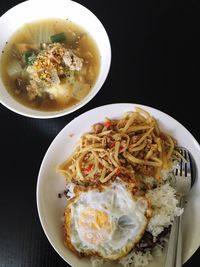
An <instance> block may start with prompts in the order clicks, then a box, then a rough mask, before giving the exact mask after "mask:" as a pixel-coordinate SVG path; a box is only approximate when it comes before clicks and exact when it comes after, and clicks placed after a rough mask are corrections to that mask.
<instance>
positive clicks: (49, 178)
mask: <svg viewBox="0 0 200 267" xmlns="http://www.w3.org/2000/svg"><path fill="white" fill-rule="evenodd" d="M136 106H140V107H141V108H143V109H145V110H147V111H148V112H149V113H150V114H151V115H152V116H153V117H154V118H155V119H156V120H158V122H159V125H160V127H161V129H162V130H163V131H165V132H166V133H168V134H170V135H172V136H173V137H174V138H175V139H176V140H177V141H178V144H179V145H180V146H184V147H186V148H187V149H189V151H190V152H191V154H192V156H193V159H194V161H195V162H196V163H198V162H199V158H200V146H199V144H198V143H197V141H196V140H195V138H194V137H193V136H192V135H191V133H190V132H189V131H188V130H187V129H186V128H185V127H184V126H183V125H181V124H180V123H179V122H178V121H176V120H175V119H173V118H172V117H170V116H169V115H167V114H165V113H163V112H161V111H159V110H157V109H154V108H151V107H147V106H142V105H138V104H112V105H105V106H101V107H98V108H95V109H92V110H90V111H87V112H85V113H83V114H82V115H80V116H78V117H77V118H75V119H74V120H72V121H71V122H70V123H69V124H68V125H67V126H66V127H65V128H64V129H63V130H62V131H61V132H60V133H59V134H58V135H57V137H56V138H55V139H54V141H53V142H52V144H51V145H50V147H49V149H48V151H47V153H46V155H45V157H44V159H43V162H42V164H41V167H40V172H39V176H38V182H37V208H38V213H39V217H40V221H41V224H42V227H43V229H44V232H45V234H46V236H47V238H48V240H49V241H50V243H51V244H52V246H53V247H54V249H55V250H56V251H57V252H58V254H59V255H60V256H61V257H62V258H63V259H64V260H65V261H66V262H68V263H69V264H70V265H71V266H73V267H92V265H91V263H90V261H89V259H87V258H83V259H80V258H78V257H77V256H76V255H75V254H73V253H72V252H71V251H69V250H68V249H67V248H66V247H65V246H64V243H63V239H64V236H63V228H62V225H63V222H62V218H63V213H64V210H65V206H66V202H67V200H66V199H65V198H64V197H62V198H58V193H60V192H63V190H64V188H65V179H64V177H62V176H61V175H59V174H58V173H56V166H58V165H59V164H60V163H62V162H63V161H64V160H65V159H66V158H67V157H69V156H70V154H71V153H72V152H73V151H74V149H75V147H76V146H77V142H78V140H79V138H80V136H81V135H82V134H83V133H86V132H88V131H90V129H91V125H93V124H95V123H97V122H101V121H104V119H105V117H109V118H120V117H121V116H122V115H123V114H124V113H125V112H127V111H131V110H134V108H135V107H136ZM80 125H81V127H80ZM199 173H200V165H199V164H198V165H197V177H196V182H195V184H194V185H193V187H192V190H191V191H190V193H189V195H188V197H187V205H186V207H185V211H184V214H183V225H182V227H183V262H186V261H187V260H188V259H189V258H190V257H191V256H192V254H193V253H194V252H195V251H196V250H197V248H198V247H199V245H200V238H199V236H200V227H199V225H200V209H199V203H200V179H199V177H198V176H199ZM191 222H192V226H191ZM106 266H109V267H117V266H119V265H117V264H116V263H112V264H108V265H104V267H106ZM162 266H164V254H163V256H162V257H155V258H154V260H153V261H152V262H151V263H150V264H149V265H148V267H162Z"/></svg>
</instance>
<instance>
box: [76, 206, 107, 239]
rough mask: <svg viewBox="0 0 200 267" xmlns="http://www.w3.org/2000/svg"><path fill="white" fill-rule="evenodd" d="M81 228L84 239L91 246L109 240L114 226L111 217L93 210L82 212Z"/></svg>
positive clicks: (100, 211)
mask: <svg viewBox="0 0 200 267" xmlns="http://www.w3.org/2000/svg"><path fill="white" fill-rule="evenodd" d="M79 226H80V227H81V228H82V232H83V233H84V234H83V238H84V240H85V241H86V242H88V243H90V244H99V243H101V242H103V241H105V240H106V239H108V237H109V235H110V233H111V231H112V224H111V222H110V218H109V215H108V214H107V213H106V212H104V211H102V210H96V209H93V208H88V209H86V210H84V211H82V212H81V214H80V217H79Z"/></svg>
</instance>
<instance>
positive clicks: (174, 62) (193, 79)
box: [0, 0, 200, 267]
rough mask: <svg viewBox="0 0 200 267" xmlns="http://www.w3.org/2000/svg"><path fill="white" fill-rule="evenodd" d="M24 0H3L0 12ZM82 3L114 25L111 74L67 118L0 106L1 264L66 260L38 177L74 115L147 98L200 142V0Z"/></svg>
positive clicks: (14, 266)
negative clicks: (47, 220)
mask: <svg viewBox="0 0 200 267" xmlns="http://www.w3.org/2000/svg"><path fill="white" fill-rule="evenodd" d="M19 2H21V1H20V0H19V1H14V0H9V1H8V0H7V1H6V3H2V2H1V3H0V15H2V14H3V13H4V12H5V11H6V10H8V9H9V8H10V7H12V6H14V5H15V4H17V3H19ZM77 2H79V3H81V4H83V5H85V6H86V7H87V8H89V9H90V10H91V11H92V12H94V13H95V14H96V15H97V17H98V18H99V19H100V20H101V21H102V23H103V24H104V26H105V28H106V30H107V32H108V35H109V37H110V41H111V46H112V64H111V69H110V73H109V76H108V78H107V80H106V82H105V84H104V85H103V87H102V89H101V91H100V92H99V93H98V94H97V95H96V97H95V98H94V99H93V100H91V101H90V102H89V103H88V104H87V105H86V106H85V107H83V108H81V109H80V110H78V111H76V112H74V113H72V114H70V115H67V116H64V117H61V118H56V119H46V120H39V119H30V118H26V117H23V116H21V115H17V114H15V113H13V112H11V111H9V110H8V109H6V108H5V107H4V106H2V105H0V122H1V124H0V125H1V126H0V154H1V161H0V162H1V164H0V166H1V171H0V177H1V183H0V267H35V266H38V267H55V266H60V267H63V266H67V264H66V263H65V262H64V261H63V260H62V259H61V258H60V257H59V255H58V254H57V253H56V252H55V251H54V249H53V248H52V247H51V245H50V243H49V242H48V240H47V238H46V236H45V234H44V232H43V230H42V227H41V225H40V221H39V218H38V213H37V207H36V183H37V175H38V171H39V168H40V164H41V161H42V159H43V156H44V154H45V152H46V150H47V148H48V146H49V145H50V143H51V142H52V140H53V138H54V137H55V136H56V135H57V134H58V133H59V131H60V130H61V129H62V128H63V127H64V126H65V125H66V124H67V123H68V122H70V121H71V120H72V119H73V118H74V117H76V116H78V115H79V114H81V113H83V112H85V111H87V110H89V109H92V108H94V107H96V106H100V105H103V104H108V103H117V102H129V103H138V104H145V105H149V106H152V107H155V108H157V109H160V110H162V111H164V112H166V113H168V114H169V115H171V116H173V117H174V118H175V119H177V120H178V121H180V122H181V123H182V124H183V125H184V126H185V127H186V128H187V129H188V130H189V131H190V132H191V133H192V134H193V135H194V137H195V138H196V139H197V141H199V142H200V129H199V111H198V109H199V92H198V91H199V61H200V56H199V49H200V43H199V41H198V40H199V33H200V30H199V25H200V23H199V22H200V21H199V18H200V9H199V6H198V2H199V1H192V0H190V1H183V0H181V1H170V0H168V1H167V0H163V1H158V2H156V1H141V0H134V1H130V0H129V1H128V0H123V1H114V0H112V1H109V0H101V1H100V0H99V1H95V0H78V1H77ZM55 3H56V1H55ZM13 19H14V18H13ZM0 31H1V29H0ZM97 120H98V118H97ZM191 227H192V222H191ZM199 238H200V237H199ZM198 259H200V250H198V251H197V252H196V253H195V254H194V255H193V257H192V258H191V259H190V260H189V261H188V262H187V263H186V264H185V265H184V267H191V266H193V267H195V266H199V264H197V261H198Z"/></svg>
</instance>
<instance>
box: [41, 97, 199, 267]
mask: <svg viewBox="0 0 200 267" xmlns="http://www.w3.org/2000/svg"><path fill="white" fill-rule="evenodd" d="M117 106H120V107H124V108H127V106H132V108H135V107H137V106H138V107H141V108H143V109H150V110H152V111H153V113H157V112H158V113H160V114H162V115H163V116H167V117H168V118H169V119H170V120H172V121H173V122H175V123H176V124H177V125H179V126H181V127H182V129H184V131H185V132H186V133H187V134H188V135H189V136H190V137H191V139H192V141H193V143H194V145H195V146H196V148H197V149H198V152H199V155H200V144H199V143H198V141H197V140H196V138H195V137H194V135H193V134H192V133H191V132H190V131H189V130H188V129H187V128H186V127H185V126H184V125H183V124H182V123H181V122H179V121H178V120H177V119H175V118H173V117H172V116H171V115H169V114H167V113H166V112H164V111H162V110H160V109H157V108H155V107H152V106H148V105H144V104H139V103H123V102H122V103H120V102H119V103H110V104H105V105H100V106H97V107H94V108H92V109H89V110H87V111H85V112H83V113H81V114H80V115H78V116H77V117H75V118H73V119H72V120H70V121H69V122H68V123H67V124H66V125H65V126H64V127H63V128H62V129H61V130H60V131H59V132H58V134H57V135H56V136H55V137H54V138H53V140H52V142H51V143H50V145H49V147H48V149H47V150H46V152H45V154H44V157H43V159H42V162H41V165H40V168H39V172H38V179H37V185H36V202H37V212H38V216H39V220H40V223H41V226H42V229H43V231H44V233H45V235H46V237H47V239H48V241H49V242H50V244H51V245H52V247H53V248H54V250H55V251H56V252H57V253H58V255H59V256H60V257H61V258H62V259H63V260H64V261H65V262H67V263H69V264H72V266H73V262H71V261H70V260H69V261H68V259H66V258H65V257H64V256H63V255H62V254H61V253H60V252H59V250H58V249H57V248H56V247H55V245H54V244H53V243H52V240H51V238H50V237H49V235H48V233H47V232H46V229H45V226H44V225H43V220H42V217H41V216H42V215H41V211H40V203H39V190H40V187H39V184H40V180H41V179H42V178H40V177H41V173H42V167H43V165H44V164H45V160H46V158H47V157H48V154H49V151H50V150H51V149H52V147H53V145H54V144H55V142H56V141H57V140H58V139H59V137H60V136H61V135H62V134H63V132H65V131H66V129H68V127H70V126H71V125H73V124H74V123H75V122H76V121H78V120H80V119H82V118H84V117H85V116H87V115H88V114H90V113H95V112H96V111H97V110H100V109H104V108H107V109H109V108H110V107H117ZM122 113H123V112H122ZM150 114H151V111H150ZM152 115H153V116H154V114H152ZM108 117H109V115H108ZM97 123H98V119H97ZM80 134H82V131H81V130H80ZM197 174H198V173H197ZM199 247H200V239H199V242H198V246H196V248H195V249H192V251H190V253H189V252H188V253H187V255H186V259H185V260H184V263H185V262H186V261H188V260H189V259H190V258H191V257H192V256H193V254H194V253H195V252H196V251H197V250H198V248H199Z"/></svg>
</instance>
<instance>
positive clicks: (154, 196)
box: [146, 183, 183, 237]
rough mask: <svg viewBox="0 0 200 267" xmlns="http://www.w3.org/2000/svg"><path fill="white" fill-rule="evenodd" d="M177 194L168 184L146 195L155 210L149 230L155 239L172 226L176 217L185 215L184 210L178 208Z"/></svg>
mask: <svg viewBox="0 0 200 267" xmlns="http://www.w3.org/2000/svg"><path fill="white" fill-rule="evenodd" d="M175 194H176V191H175V190H174V188H172V187H171V186H170V185H169V184H168V183H166V184H164V185H161V186H159V187H158V188H155V189H152V190H149V191H148V192H147V194H146V197H147V198H148V199H149V200H150V203H151V205H152V210H153V215H152V217H151V219H150V220H149V223H148V226H147V230H148V231H149V232H150V233H151V234H152V235H153V236H154V237H156V236H158V235H159V234H160V233H161V232H162V231H163V230H164V228H166V227H168V226H170V225H171V224H172V223H173V221H174V218H175V217H176V216H180V215H181V214H182V213H183V209H180V208H178V207H177V204H178V200H177V198H176V196H175Z"/></svg>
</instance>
